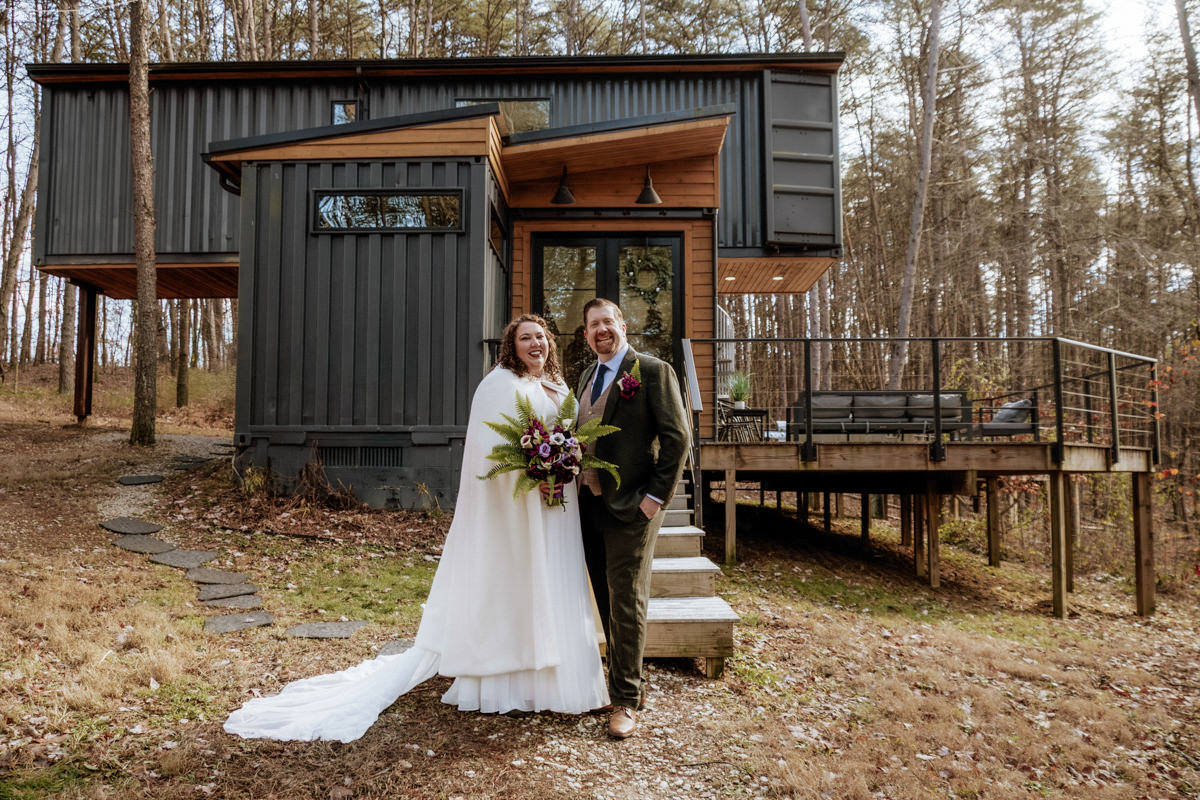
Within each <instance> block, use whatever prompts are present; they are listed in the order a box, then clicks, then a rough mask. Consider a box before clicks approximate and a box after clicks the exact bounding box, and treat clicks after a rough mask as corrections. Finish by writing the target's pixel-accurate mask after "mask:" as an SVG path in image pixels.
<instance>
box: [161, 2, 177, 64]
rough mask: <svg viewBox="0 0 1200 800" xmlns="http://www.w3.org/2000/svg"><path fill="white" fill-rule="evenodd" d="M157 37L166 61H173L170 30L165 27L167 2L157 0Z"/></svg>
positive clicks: (173, 53) (173, 49)
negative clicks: (160, 42) (160, 38)
mask: <svg viewBox="0 0 1200 800" xmlns="http://www.w3.org/2000/svg"><path fill="white" fill-rule="evenodd" d="M158 35H159V36H161V37H162V48H163V49H162V52H163V55H164V56H165V57H166V59H167V61H174V60H175V46H174V45H173V44H171V29H170V27H169V26H168V25H167V0H158Z"/></svg>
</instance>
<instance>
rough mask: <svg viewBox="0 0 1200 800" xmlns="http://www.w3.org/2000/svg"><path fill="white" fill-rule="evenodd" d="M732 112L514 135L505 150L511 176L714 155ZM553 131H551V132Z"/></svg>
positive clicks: (503, 156)
mask: <svg viewBox="0 0 1200 800" xmlns="http://www.w3.org/2000/svg"><path fill="white" fill-rule="evenodd" d="M732 115H733V111H732V110H730V111H725V110H721V111H719V112H717V113H715V114H713V115H711V116H702V117H700V118H685V119H680V120H675V121H666V122H659V123H653V122H650V123H647V122H639V121H638V120H637V119H636V118H634V119H633V120H623V121H622V122H624V123H625V124H626V125H625V127H621V128H619V129H617V130H603V129H597V130H594V131H593V132H580V133H576V134H573V135H560V136H554V137H539V138H536V139H533V140H532V141H530V140H529V139H525V138H521V139H518V137H512V139H511V140H510V143H509V144H508V145H507V146H506V147H505V148H504V151H503V153H502V154H501V161H502V163H503V165H504V172H505V174H506V175H507V176H508V179H509V180H510V181H513V182H516V181H530V180H539V179H543V178H553V177H557V176H558V175H559V173H560V172H561V171H562V168H563V167H564V166H565V167H566V168H567V172H568V173H582V172H591V171H593V170H596V169H598V168H602V169H612V168H620V167H630V166H636V165H640V164H652V163H655V162H659V161H671V160H679V159H685V158H694V157H699V156H715V155H717V154H718V153H719V152H720V151H721V145H722V143H723V142H724V141H725V131H726V129H727V128H728V126H729V118H730V117H731V116H732ZM546 133H550V132H546Z"/></svg>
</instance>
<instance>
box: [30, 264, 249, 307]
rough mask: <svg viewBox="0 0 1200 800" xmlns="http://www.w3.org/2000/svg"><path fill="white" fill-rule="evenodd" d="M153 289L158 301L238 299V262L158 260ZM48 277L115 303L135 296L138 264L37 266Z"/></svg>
mask: <svg viewBox="0 0 1200 800" xmlns="http://www.w3.org/2000/svg"><path fill="white" fill-rule="evenodd" d="M155 266H156V269H155V273H156V276H157V278H156V286H157V291H158V297H159V299H161V300H176V299H180V298H195V297H237V295H238V265H237V262H227V263H221V262H201V263H175V262H164V261H159V262H158V263H157V264H156V265H155ZM38 270H39V271H41V272H44V273H46V274H47V275H57V276H58V277H60V278H66V279H67V280H70V281H72V282H74V283H80V284H85V285H87V286H94V287H95V288H96V289H99V290H100V291H101V292H103V293H104V294H105V295H107V296H108V297H111V298H113V299H114V300H131V299H133V298H135V297H137V265H136V264H133V263H111V264H51V265H45V266H39V267H38Z"/></svg>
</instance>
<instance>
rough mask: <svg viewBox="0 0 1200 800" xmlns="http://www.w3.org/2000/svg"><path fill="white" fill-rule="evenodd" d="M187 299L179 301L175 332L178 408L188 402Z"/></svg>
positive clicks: (176, 403)
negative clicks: (177, 322)
mask: <svg viewBox="0 0 1200 800" xmlns="http://www.w3.org/2000/svg"><path fill="white" fill-rule="evenodd" d="M188 313H189V312H188V301H187V300H180V301H179V326H178V328H177V331H176V332H177V333H178V336H179V344H178V350H177V353H178V358H177V359H176V372H175V405H176V407H178V408H183V407H184V406H186V405H187V404H188V368H189V366H190V364H189V363H188V339H189V334H188Z"/></svg>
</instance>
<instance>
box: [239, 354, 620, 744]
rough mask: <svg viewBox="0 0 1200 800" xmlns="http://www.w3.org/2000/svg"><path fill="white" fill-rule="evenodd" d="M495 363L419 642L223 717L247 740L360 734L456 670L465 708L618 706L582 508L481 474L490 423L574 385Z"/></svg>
mask: <svg viewBox="0 0 1200 800" xmlns="http://www.w3.org/2000/svg"><path fill="white" fill-rule="evenodd" d="M544 385H546V386H549V387H551V388H553V389H554V390H555V392H556V393H557V396H558V400H557V401H556V400H553V399H551V398H550V397H549V396H548V395H547V394H546V392H545V391H544V390H543V388H542V387H543V382H542V381H539V380H537V379H535V378H518V377H517V376H516V375H514V374H513V373H512V372H510V371H508V370H506V369H503V368H497V369H494V370H492V371H491V372H490V373H488V375H487V376H486V377H485V378H484V379H483V381H482V382H481V383H480V385H479V388H478V389H477V390H476V392H475V396H474V399H473V400H472V403H471V417H470V424H469V425H468V427H467V437H466V441H465V443H464V447H463V467H462V477H461V480H460V484H459V493H458V500H457V503H456V505H455V514H454V521H453V522H452V523H451V526H450V531H449V532H448V533H447V535H446V543H445V546H444V547H443V548H442V558H441V561H440V562H439V564H438V568H437V572H436V574H435V575H434V578H433V585H432V586H431V588H430V590H429V597H428V599H427V600H426V602H425V605H424V607H423V612H422V616H421V624H420V627H419V628H418V631H417V637H416V641H415V644H414V645H413V647H412V648H410V649H409V650H407V651H405V652H404V653H401V654H399V655H392V656H379V657H377V658H374V659H371V660H368V661H364V662H362V663H361V664H358V665H357V666H354V667H350V668H349V669H345V670H342V671H340V672H334V673H330V674H327V675H317V676H314V677H311V678H305V679H303V680H299V681H295V682H293V683H289V684H288V685H287V686H285V687H284V688H283V691H281V692H280V693H279V694H277V695H273V696H271V697H261V698H254V699H252V700H250V701H248V702H247V703H246V704H245V705H243V706H242V707H241V708H240V709H238V710H237V711H235V712H233V714H231V715H230V716H229V719H228V720H227V721H226V722H225V730H226V731H227V732H228V733H233V734H237V735H238V736H242V737H245V738H266V739H285V740H303V741H310V740H313V739H329V740H336V741H341V742H350V741H353V740H355V739H357V738H359V737H360V736H362V735H363V733H365V732H366V730H367V729H368V728H369V727H371V725H372V724H373V723H374V722H375V720H376V719H377V718H378V716H379V714H380V713H381V712H382V711H383V710H384V709H386V708H387V707H388V706H389V705H391V704H392V703H393V702H395V700H396V698H397V697H399V696H400V695H402V694H404V693H406V692H408V691H410V690H411V689H412V688H413V687H415V686H417V685H419V684H420V683H422V682H424V681H426V680H428V679H429V678H431V677H433V676H434V675H438V674H441V675H445V676H448V677H453V678H454V683H453V684H452V685H451V686H450V688H449V690H448V691H447V692H446V693H445V694H444V695H443V696H442V702H444V703H449V704H452V705H456V706H457V707H458V708H459V709H461V710H464V711H483V712H489V713H503V712H506V711H516V710H519V711H558V712H563V713H568V714H579V713H583V712H585V711H588V710H590V709H593V708H598V707H600V706H603V705H605V704H607V703H608V688H607V685H606V682H605V679H604V672H603V668H602V666H601V664H600V652H599V647H598V643H597V640H596V632H595V626H594V622H593V616H592V605H591V594H590V591H589V589H588V578H587V568H586V567H585V565H584V558H583V540H582V537H581V534H580V528H579V503H578V497H577V496H576V494H575V488H574V486H568V487H567V493H566V500H567V505H566V507H565V508H547V507H546V505H545V504H544V503H543V501H542V499H541V497H540V496H539V495H538V493H537V492H530V493H529V494H528V495H525V496H524V497H521V498H517V499H514V498H513V496H512V491H513V486H514V485H515V482H516V476H515V474H513V473H509V474H507V475H502V476H500V477H498V478H495V479H492V480H487V481H483V480H480V479H479V478H478V476H479V475H482V474H484V473H485V472H486V471H487V470H488V469H489V468H490V466H491V464H492V462H490V461H488V460H487V454H488V453H490V452H491V449H492V446H493V445H495V444H497V443H499V442H500V436H499V434H497V433H495V432H494V431H492V430H491V429H490V428H488V427H487V426H486V425H485V424H484V422H485V420H489V419H490V420H493V421H497V420H499V414H500V412H504V413H508V414H510V415H511V414H514V413H515V397H516V394H517V393H518V392H519V393H521V394H522V395H524V396H526V397H528V398H529V399H530V401H531V402H532V403H533V406H534V408H535V409H536V410H537V412H538V414H539V415H540V416H542V417H543V418H548V417H550V416H552V415H553V414H554V413H555V412H556V410H557V407H558V405H559V404H560V403H561V402H562V399H563V398H564V397H565V395H566V387H565V386H563V385H561V384H552V383H550V382H545V383H544Z"/></svg>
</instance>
